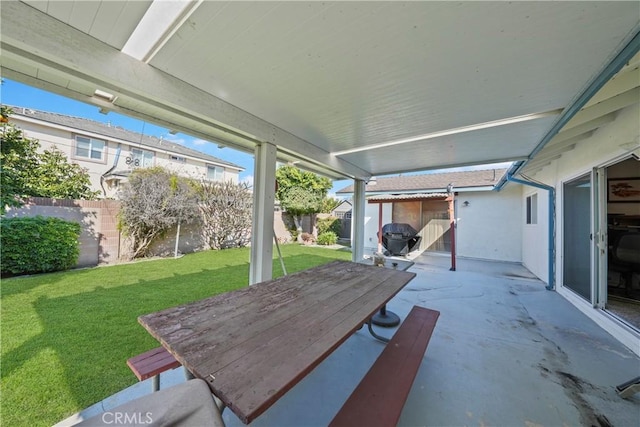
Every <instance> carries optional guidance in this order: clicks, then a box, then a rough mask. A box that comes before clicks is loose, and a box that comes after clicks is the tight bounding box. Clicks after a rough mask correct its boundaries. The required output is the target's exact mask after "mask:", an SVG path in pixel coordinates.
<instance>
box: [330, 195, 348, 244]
mask: <svg viewBox="0 0 640 427" xmlns="http://www.w3.org/2000/svg"><path fill="white" fill-rule="evenodd" d="M352 214H353V204H352V203H351V201H349V200H341V201H340V203H339V204H338V206H336V207H335V208H334V209H333V210H332V211H331V215H332V216H334V217H336V218H338V219H339V220H340V227H341V228H340V235H339V236H338V237H340V238H342V239H350V238H351V215H352Z"/></svg>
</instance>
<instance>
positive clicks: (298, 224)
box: [292, 215, 302, 243]
mask: <svg viewBox="0 0 640 427" xmlns="http://www.w3.org/2000/svg"><path fill="white" fill-rule="evenodd" d="M292 216H293V222H294V224H295V225H296V230H297V231H298V238H297V239H296V240H297V241H298V243H302V215H292Z"/></svg>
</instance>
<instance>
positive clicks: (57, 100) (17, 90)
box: [0, 79, 504, 198]
mask: <svg viewBox="0 0 640 427" xmlns="http://www.w3.org/2000/svg"><path fill="white" fill-rule="evenodd" d="M0 102H1V103H2V104H6V105H12V106H16V107H25V108H32V109H34V110H41V111H47V112H52V113H59V114H64V115H68V116H75V117H82V118H85V119H90V120H95V121H97V122H102V123H105V124H106V123H110V124H111V125H112V126H120V127H122V128H124V129H127V130H130V131H133V132H138V133H141V134H144V135H150V136H156V137H158V138H160V137H162V138H163V139H164V140H166V141H171V142H173V143H177V144H181V145H184V146H185V147H188V148H191V149H194V150H197V151H200V152H203V153H206V154H209V155H211V156H215V157H217V158H219V159H221V160H225V161H227V162H230V163H233V164H235V165H238V166H241V167H242V168H244V171H243V172H241V173H240V181H241V182H246V183H248V184H249V185H250V186H252V185H253V155H252V154H248V153H244V152H242V151H238V150H234V149H232V148H228V147H225V148H218V145H217V144H216V143H215V141H213V142H209V141H205V140H203V139H200V138H195V137H192V136H190V135H186V134H183V133H177V134H175V135H172V134H170V133H169V130H168V129H165V128H163V127H160V126H156V125H154V124H152V123H148V122H144V121H142V120H138V119H135V118H132V117H127V116H124V115H122V114H118V113H115V112H113V111H110V112H108V113H107V114H102V113H100V112H99V108H98V107H97V106H94V105H91V104H85V103H83V102H80V101H76V100H73V99H70V98H66V97H64V96H60V95H56V94H54V93H51V92H47V91H44V90H41V89H38V88H35V87H32V86H28V85H25V84H22V83H18V82H16V81H13V80H9V79H2V85H0ZM500 167H504V165H500ZM487 168H488V166H475V167H467V168H457V169H446V170H444V169H443V170H438V171H429V172H423V173H433V172H449V171H454V170H471V169H487ZM352 183H353V181H351V180H340V181H334V185H333V188H332V189H331V190H329V197H334V198H335V197H336V194H335V192H336V191H338V190H341V189H343V188H344V187H346V186H348V185H351V184H352Z"/></svg>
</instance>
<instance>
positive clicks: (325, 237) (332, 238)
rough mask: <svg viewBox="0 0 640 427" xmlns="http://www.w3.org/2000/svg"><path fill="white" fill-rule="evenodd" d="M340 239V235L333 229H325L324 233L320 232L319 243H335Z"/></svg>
mask: <svg viewBox="0 0 640 427" xmlns="http://www.w3.org/2000/svg"><path fill="white" fill-rule="evenodd" d="M337 241H338V235H337V234H336V233H334V232H333V231H325V232H324V233H320V234H318V241H317V243H318V244H319V245H335V244H336V242H337Z"/></svg>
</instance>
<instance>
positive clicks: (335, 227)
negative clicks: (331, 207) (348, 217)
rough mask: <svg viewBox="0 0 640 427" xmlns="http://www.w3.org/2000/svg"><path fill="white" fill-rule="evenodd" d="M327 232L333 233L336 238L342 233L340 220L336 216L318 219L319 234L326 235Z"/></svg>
mask: <svg viewBox="0 0 640 427" xmlns="http://www.w3.org/2000/svg"><path fill="white" fill-rule="evenodd" d="M327 231H331V232H333V233H334V234H335V235H336V236H339V235H340V231H342V224H341V223H340V220H339V219H338V218H336V217H335V216H330V217H328V218H321V219H318V234H322V233H326V232H327Z"/></svg>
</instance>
